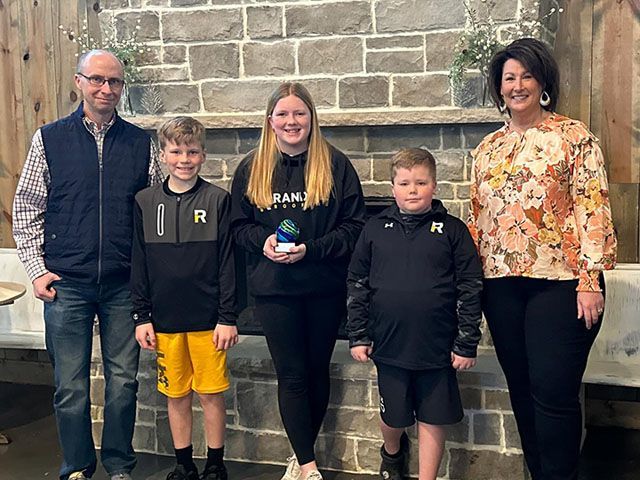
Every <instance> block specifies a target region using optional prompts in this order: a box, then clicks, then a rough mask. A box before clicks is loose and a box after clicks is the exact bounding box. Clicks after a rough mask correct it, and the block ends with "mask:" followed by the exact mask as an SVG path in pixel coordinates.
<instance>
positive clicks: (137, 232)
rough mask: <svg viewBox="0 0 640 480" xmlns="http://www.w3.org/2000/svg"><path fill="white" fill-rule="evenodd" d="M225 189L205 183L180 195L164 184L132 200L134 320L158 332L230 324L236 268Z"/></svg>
mask: <svg viewBox="0 0 640 480" xmlns="http://www.w3.org/2000/svg"><path fill="white" fill-rule="evenodd" d="M230 203H231V198H230V196H229V194H228V193H227V192H225V191H224V190H222V189H221V188H219V187H216V186H215V185H211V184H210V183H208V182H207V181H205V180H203V179H202V178H198V180H197V182H196V184H195V185H194V186H193V188H191V189H190V190H188V191H186V192H184V193H180V194H177V193H174V192H172V191H171V190H169V187H168V179H167V180H165V181H164V183H162V184H161V185H155V186H153V187H149V188H146V189H145V190H143V191H141V192H139V193H138V194H137V195H136V203H135V207H134V238H133V251H132V259H131V260H132V261H131V294H132V301H133V312H132V317H133V321H134V323H135V324H136V326H137V325H141V324H143V323H149V322H152V323H153V327H154V329H155V330H156V331H157V332H162V333H178V332H196V331H203V330H211V329H213V328H215V326H216V324H217V323H220V324H222V325H235V323H236V313H235V312H236V308H235V307H236V305H235V266H234V257H233V248H232V239H231V232H230V231H229V214H230V211H231V205H230Z"/></svg>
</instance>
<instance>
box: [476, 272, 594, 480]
mask: <svg viewBox="0 0 640 480" xmlns="http://www.w3.org/2000/svg"><path fill="white" fill-rule="evenodd" d="M577 284H578V282H577V280H575V281H573V280H569V281H560V280H544V279H532V278H524V277H506V278H496V279H487V280H485V281H484V290H483V311H484V314H485V317H486V319H487V323H488V325H489V330H490V332H491V336H492V338H493V343H494V345H495V349H496V354H497V356H498V361H499V362H500V365H501V367H502V370H503V371H504V374H505V377H506V379H507V385H508V387H509V395H510V397H511V405H512V407H513V413H514V414H515V418H516V423H517V425H518V430H519V432H520V439H521V442H522V449H523V451H524V456H525V460H526V462H527V467H528V468H529V471H530V472H531V475H532V477H533V479H534V480H576V479H577V478H578V458H579V455H580V439H581V435H582V413H581V407H580V399H579V393H580V384H581V382H582V376H583V374H584V370H585V367H586V364H587V358H588V356H589V350H590V349H591V345H593V342H594V340H595V338H596V335H597V334H598V330H599V329H600V322H598V324H597V325H595V326H593V327H592V328H591V329H590V330H587V328H586V327H585V324H584V321H583V320H582V319H578V318H577V317H578V310H577V303H576V301H577V300H576V296H577V292H576V290H575V289H576V286H577ZM602 285H604V284H603V283H602Z"/></svg>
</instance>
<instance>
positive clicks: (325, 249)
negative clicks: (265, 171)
mask: <svg viewBox="0 0 640 480" xmlns="http://www.w3.org/2000/svg"><path fill="white" fill-rule="evenodd" d="M331 152H332V156H331V163H332V172H333V192H332V194H331V197H330V199H329V203H328V204H327V205H320V206H318V207H314V208H312V209H310V210H304V209H303V205H304V199H305V196H306V192H305V184H304V165H305V162H306V152H305V153H303V154H300V155H297V156H295V157H290V156H289V155H286V154H282V161H281V163H280V165H279V167H278V168H277V169H276V172H275V180H274V187H273V205H272V206H271V208H269V209H260V208H257V207H256V206H255V205H252V204H251V203H250V202H249V199H248V198H247V196H246V192H247V183H248V181H249V173H250V167H251V161H252V160H253V153H250V154H249V155H247V157H245V158H244V159H243V161H242V162H241V163H240V165H239V166H238V169H237V170H236V173H235V176H234V178H233V184H232V187H231V197H232V199H233V201H232V215H231V228H232V230H233V235H234V239H235V241H236V243H237V244H238V245H240V246H241V247H243V248H244V249H245V250H246V251H247V252H249V254H250V255H249V259H248V262H247V263H248V273H249V288H250V290H251V293H252V294H253V295H255V296H266V295H307V294H333V293H339V292H344V291H345V281H346V276H347V266H348V265H349V258H350V257H351V252H352V251H353V247H354V246H355V244H356V241H357V239H358V235H359V234H360V231H361V230H362V226H363V225H364V219H365V207H364V199H363V196H362V187H361V186H360V181H359V180H358V175H357V174H356V172H355V170H354V168H353V166H352V165H351V162H350V161H349V159H348V158H347V157H346V156H345V155H344V154H343V153H342V152H340V151H339V150H337V149H335V148H333V147H332V149H331ZM285 218H289V219H291V220H293V221H294V222H295V223H296V224H297V225H298V226H299V227H300V237H299V238H298V243H304V244H305V245H306V247H307V252H306V254H305V256H304V258H303V259H302V260H300V261H299V262H296V263H294V264H278V263H274V262H272V261H270V260H269V259H267V258H266V257H265V256H264V255H263V254H262V249H263V247H264V242H265V241H266V239H267V237H269V235H272V234H273V233H274V232H275V231H276V228H277V227H278V225H279V224H280V222H281V221H282V220H284V219H285Z"/></svg>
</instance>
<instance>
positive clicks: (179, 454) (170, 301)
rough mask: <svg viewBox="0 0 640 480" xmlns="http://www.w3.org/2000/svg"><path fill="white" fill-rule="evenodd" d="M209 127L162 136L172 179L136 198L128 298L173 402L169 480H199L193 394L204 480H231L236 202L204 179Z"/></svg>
mask: <svg viewBox="0 0 640 480" xmlns="http://www.w3.org/2000/svg"><path fill="white" fill-rule="evenodd" d="M204 137H205V130H204V127H203V125H202V124H201V123H200V122H198V121H197V120H195V119H193V118H190V117H177V118H174V119H172V120H169V121H167V122H165V124H164V125H163V126H162V127H160V130H159V131H158V139H159V141H160V148H161V152H160V158H161V160H162V161H163V162H164V163H165V164H166V166H167V170H169V177H168V178H167V180H166V181H165V182H164V183H163V184H161V185H157V186H154V187H150V188H147V189H145V190H142V191H141V192H139V193H138V194H137V195H136V202H135V208H134V242H133V252H132V259H131V291H132V302H133V313H132V316H133V321H134V322H135V325H136V340H137V341H138V343H139V344H140V346H141V347H142V348H145V349H148V350H156V351H157V359H158V390H159V391H160V392H161V393H163V394H165V395H166V396H167V410H168V415H169V426H170V428H171V436H172V438H173V444H174V448H175V454H176V460H177V466H176V468H175V469H174V470H173V471H172V472H170V473H169V476H168V477H167V479H168V480H199V479H200V477H199V476H198V471H197V469H196V466H195V464H194V462H193V448H192V445H191V431H192V413H191V404H192V391H195V392H196V393H197V394H198V397H199V399H200V403H201V404H202V409H203V410H204V418H205V433H206V438H207V446H208V450H207V464H206V466H205V469H204V472H203V474H202V477H201V478H202V480H227V472H226V469H225V466H224V464H223V461H222V458H223V452H224V447H223V445H224V428H225V419H226V411H225V407H224V397H223V392H224V391H225V390H227V389H228V388H229V374H228V371H227V362H226V358H227V357H226V350H227V349H228V348H230V347H231V346H233V345H235V343H236V342H237V341H238V332H237V329H236V315H235V269H234V257H233V249H232V241H231V233H230V230H229V217H230V212H231V204H230V196H229V194H228V193H227V192H225V191H224V190H222V189H221V188H218V187H216V186H215V185H211V184H210V183H208V182H206V181H205V180H203V179H202V178H200V177H199V176H198V172H199V171H200V168H201V166H202V164H203V162H204V160H205V150H204V139H205V138H204Z"/></svg>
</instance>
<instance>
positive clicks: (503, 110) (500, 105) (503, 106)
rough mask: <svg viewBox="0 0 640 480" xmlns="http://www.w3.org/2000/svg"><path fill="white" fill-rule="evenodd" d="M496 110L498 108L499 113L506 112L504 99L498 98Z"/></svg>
mask: <svg viewBox="0 0 640 480" xmlns="http://www.w3.org/2000/svg"><path fill="white" fill-rule="evenodd" d="M498 110H500V113H507V110H508V109H507V104H506V103H504V100H500V103H499V104H498Z"/></svg>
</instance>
